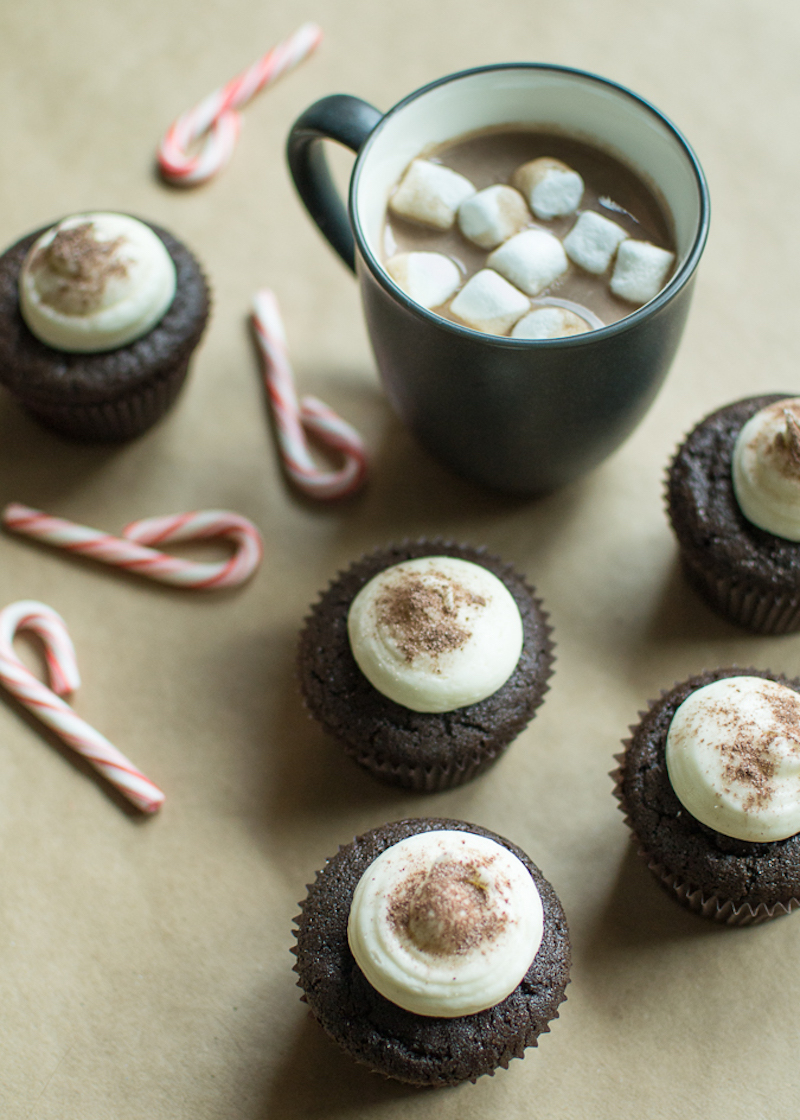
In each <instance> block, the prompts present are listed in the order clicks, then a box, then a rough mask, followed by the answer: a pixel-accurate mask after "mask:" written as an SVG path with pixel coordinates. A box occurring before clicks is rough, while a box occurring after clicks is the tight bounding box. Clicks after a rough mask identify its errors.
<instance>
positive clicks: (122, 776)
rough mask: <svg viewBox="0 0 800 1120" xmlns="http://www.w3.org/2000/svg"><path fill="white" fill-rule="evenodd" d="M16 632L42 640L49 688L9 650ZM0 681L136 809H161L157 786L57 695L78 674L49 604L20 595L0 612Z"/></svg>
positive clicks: (71, 686) (68, 689)
mask: <svg viewBox="0 0 800 1120" xmlns="http://www.w3.org/2000/svg"><path fill="white" fill-rule="evenodd" d="M21 630H30V631H32V633H34V634H37V635H38V636H39V637H40V638H41V640H42V642H43V643H44V650H45V658H46V661H47V668H48V676H49V678H50V684H51V686H52V687H50V688H48V687H47V685H45V684H42V682H41V681H40V680H38V679H37V678H36V677H35V676H34V675H33V673H32V672H31V671H30V669H28V668H26V667H25V665H23V664H22V662H21V661H20V659H19V658H18V657H17V655H16V653H15V652H14V646H13V642H14V637H15V635H16V634H18V633H19V632H20V631H21ZM0 684H2V685H3V687H4V688H5V689H6V690H7V691H8V692H10V693H11V695H12V696H14V697H16V699H17V700H19V702H20V703H21V704H24V706H25V707H26V708H27V709H28V711H29V712H32V713H33V714H34V715H35V716H36V717H37V718H38V719H40V720H41V721H42V723H44V724H45V726H47V727H49V728H50V729H51V730H52V731H55V733H56V734H57V735H58V736H59V738H61V739H63V740H64V742H65V743H66V744H67V746H70V747H72V749H73V750H75V751H77V753H78V754H80V755H82V756H83V757H84V758H85V759H87V760H88V761H89V762H91V764H92V766H94V767H95V769H96V770H98V771H99V772H100V773H101V774H102V775H103V777H104V778H106V779H107V780H108V781H109V782H111V784H112V785H113V786H116V788H117V789H118V790H120V792H121V793H123V794H124V795H125V796H126V797H127V798H128V800H129V801H131V802H133V804H134V805H135V806H136V808H137V809H141V810H142V812H143V813H154V812H155V811H156V810H157V809H159V808H160V807H161V804H162V802H163V801H164V794H163V793H162V792H161V790H160V789H159V788H158V786H156V785H153V783H152V782H151V781H150V779H149V778H146V777H145V775H144V774H142V773H141V771H139V770H137V769H136V767H135V766H134V765H133V763H131V762H130V761H129V760H128V759H127V758H126V757H125V755H124V754H122V753H121V752H120V751H118V750H117V748H116V747H115V746H114V745H113V744H112V743H109V741H108V739H106V737H105V735H101V734H100V732H99V731H95V729H94V728H93V727H91V726H90V725H89V724H88V723H86V721H85V720H83V719H81V718H80V716H78V715H76V713H75V712H74V711H73V710H72V708H70V706H69V704H66V703H65V702H64V701H63V700H62V699H61V696H65V695H67V694H68V693H70V692H74V690H75V689H76V688H77V687H78V686H79V684H80V676H79V674H78V666H77V662H76V660H75V647H74V646H73V644H72V639H71V638H70V636H69V632H68V630H67V626H66V623H65V622H64V619H63V618H62V617H61V615H60V614H58V613H57V612H56V611H54V610H53V609H52V607H48V606H47V605H46V604H45V603H37V602H36V601H35V600H33V599H23V600H20V601H19V602H17V603H11V604H10V606H7V607H5V608H4V610H2V611H0Z"/></svg>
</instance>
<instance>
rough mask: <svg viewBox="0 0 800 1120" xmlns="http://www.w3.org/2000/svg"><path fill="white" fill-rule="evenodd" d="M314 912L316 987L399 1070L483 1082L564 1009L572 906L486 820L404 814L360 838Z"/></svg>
mask: <svg viewBox="0 0 800 1120" xmlns="http://www.w3.org/2000/svg"><path fill="white" fill-rule="evenodd" d="M301 911H302V912H301V914H300V916H299V918H297V919H296V924H297V926H298V930H297V933H296V937H297V946H296V948H295V950H294V952H295V954H296V956H297V961H296V964H295V966H294V967H295V971H296V972H297V974H298V977H299V980H298V984H299V986H300V987H301V988H302V989H303V991H304V993H305V994H304V996H303V998H304V999H305V1001H306V1002H307V1003H308V1006H309V1007H310V1009H311V1011H312V1013H313V1015H314V1017H315V1018H316V1019H317V1020H318V1022H319V1023H320V1024H321V1025H322V1027H323V1028H324V1029H325V1031H326V1032H327V1033H328V1034H329V1035H330V1036H331V1037H332V1038H333V1039H334V1040H335V1041H336V1042H338V1043H339V1045H340V1046H342V1047H343V1048H344V1049H345V1050H346V1051H347V1052H348V1053H349V1054H350V1055H351V1056H352V1057H353V1058H355V1059H356V1061H358V1062H361V1063H363V1064H365V1065H367V1066H369V1067H370V1068H371V1069H373V1070H375V1071H377V1072H378V1073H382V1074H384V1075H385V1076H386V1077H392V1078H396V1079H397V1080H399V1081H404V1082H407V1083H409V1084H412V1085H420V1086H423V1085H424V1086H444V1085H456V1084H458V1083H459V1082H462V1081H475V1080H476V1078H478V1077H481V1076H482V1075H483V1074H487V1073H488V1074H491V1073H493V1072H494V1070H495V1069H497V1068H498V1067H499V1066H501V1067H503V1068H506V1067H507V1066H508V1063H509V1061H510V1060H511V1059H512V1058H521V1057H522V1056H523V1052H524V1050H525V1048H526V1047H528V1046H535V1045H536V1043H537V1040H538V1038H539V1035H541V1034H542V1033H544V1032H546V1031H548V1030H549V1029H550V1028H549V1023H550V1022H551V1020H553V1019H555V1018H557V1017H558V1006H559V1004H560V1003H561V1002H562V1001H563V1000H564V998H565V989H566V986H567V983H568V981H569V968H570V946H569V934H568V930H567V923H566V919H565V917H564V912H563V910H562V907H561V904H560V902H559V900H558V898H557V897H556V894H555V891H554V890H553V888H552V887H551V886H550V884H549V883H548V881H547V880H546V879H545V878H544V876H543V875H542V873H541V872H540V871H539V869H538V868H537V867H536V866H535V864H533V863H532V862H531V860H530V859H529V858H528V857H527V856H526V855H525V853H524V852H522V851H520V849H519V848H517V847H516V846H515V845H513V844H511V843H509V841H508V840H504V839H503V838H502V837H501V836H497V835H495V834H494V833H492V832H489V831H487V830H486V829H483V828H480V827H478V826H477V825H473V824H466V823H464V822H462V821H450V820H439V819H429V820H405V821H397V822H395V823H392V824H387V825H384V826H383V827H381V828H377V829H375V830H374V831H372V832H368V833H366V834H365V835H364V836H358V837H356V839H355V840H354V841H353V842H352V843H351V844H348V845H347V846H346V847H342V848H340V849H339V851H338V853H337V854H336V855H335V856H334V857H333V858H332V859H331V860H329V861H328V863H327V864H326V865H325V867H324V868H323V869H322V871H320V872H319V874H318V875H317V877H316V881H315V882H314V883H313V884H312V885H311V886H310V887H309V888H308V896H307V897H306V899H305V901H304V902H302V903H301Z"/></svg>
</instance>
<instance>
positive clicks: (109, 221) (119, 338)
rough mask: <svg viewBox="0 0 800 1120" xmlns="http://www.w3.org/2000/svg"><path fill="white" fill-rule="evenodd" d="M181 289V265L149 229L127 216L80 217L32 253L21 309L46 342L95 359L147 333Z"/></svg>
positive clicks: (40, 242) (44, 239)
mask: <svg viewBox="0 0 800 1120" xmlns="http://www.w3.org/2000/svg"><path fill="white" fill-rule="evenodd" d="M175 287H176V274H175V265H174V264H173V262H172V258H171V257H170V255H169V253H168V252H167V249H166V246H165V245H164V243H163V241H162V240H161V238H160V237H158V236H157V235H156V234H155V233H154V232H153V230H151V229H150V228H149V226H146V225H145V224H144V223H143V222H139V221H137V220H136V218H129V217H127V216H126V215H124V214H105V213H98V214H76V215H75V216H74V217H71V218H66V219H65V220H64V221H63V222H59V224H58V225H57V226H53V228H52V229H49V230H47V232H46V233H43V234H42V236H41V237H40V238H39V239H38V240H37V241H36V242H35V244H34V245H33V246H32V247H31V249H30V251H29V252H28V255H27V257H26V258H25V261H24V263H23V265H22V271H21V273H20V281H19V294H20V310H21V312H22V317H23V319H24V320H25V322H26V323H27V325H28V327H29V328H30V330H31V332H32V333H33V334H34V335H36V337H37V338H38V339H39V340H40V341H41V342H44V343H46V344H47V345H48V346H53V347H55V349H57V350H67V351H70V352H73V353H83V354H91V353H96V352H98V351H102V350H114V349H116V348H117V347H118V346H125V345H126V344H127V343H129V342H133V341H134V340H135V339H137V338H141V336H142V335H144V334H147V332H148V331H149V330H151V329H152V328H153V327H154V326H155V325H156V323H157V322H158V321H159V320H160V319H161V318H163V316H164V313H165V312H166V310H167V308H168V307H169V305H170V304H171V303H172V301H173V299H174V298H175Z"/></svg>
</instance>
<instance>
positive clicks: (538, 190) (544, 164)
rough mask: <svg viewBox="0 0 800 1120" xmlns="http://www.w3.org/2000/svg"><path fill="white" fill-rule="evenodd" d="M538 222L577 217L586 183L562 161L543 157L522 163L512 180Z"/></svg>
mask: <svg viewBox="0 0 800 1120" xmlns="http://www.w3.org/2000/svg"><path fill="white" fill-rule="evenodd" d="M511 184H512V186H514V187H516V188H517V190H518V191H520V192H521V193H522V194H523V195H524V197H525V199H526V201H527V203H528V205H529V206H530V208H531V210H533V212H534V214H535V215H536V217H537V218H541V219H542V220H544V221H546V220H548V219H550V218H560V217H563V215H564V214H574V213H575V211H576V210H577V209H578V206H579V205H580V201H581V198H582V197H583V179H581V177H580V175H579V174H578V172H577V171H573V170H572V168H571V167H568V166H567V164H566V163H562V162H561V160H560V159H551V158H550V157H549V156H541V157H540V158H539V159H532V160H530V162H529V163H523V164H522V166H521V167H518V168H517V170H516V171H515V172H514V174H513V175H512V176H511Z"/></svg>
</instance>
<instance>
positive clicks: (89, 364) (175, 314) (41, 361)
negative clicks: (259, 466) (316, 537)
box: [0, 212, 209, 440]
mask: <svg viewBox="0 0 800 1120" xmlns="http://www.w3.org/2000/svg"><path fill="white" fill-rule="evenodd" d="M208 311H209V293H208V287H207V284H206V281H205V278H204V276H203V273H202V271H201V269H200V266H199V265H198V263H197V261H196V260H195V258H194V256H193V255H192V254H191V253H190V252H189V250H188V249H187V248H186V246H185V245H183V244H181V242H179V241H177V240H176V239H175V238H174V237H172V236H171V235H170V234H169V233H167V232H166V231H165V230H162V229H159V228H158V227H156V226H152V225H149V224H148V223H145V222H142V221H139V220H138V219H136V218H132V217H130V216H128V215H125V214H115V213H107V212H93V213H86V214H77V215H74V216H72V217H69V218H65V219H63V220H62V221H60V222H58V223H56V224H55V225H53V226H50V227H48V228H47V229H46V230H44V231H41V230H40V231H37V232H36V233H33V234H30V235H29V236H27V237H24V238H22V240H21V241H19V242H17V243H16V244H15V245H13V246H12V247H11V248H10V249H8V250H7V251H6V252H5V253H4V254H3V255H2V256H1V257H0V381H2V383H3V384H4V385H5V386H6V387H7V388H8V389H9V390H10V392H11V393H12V394H13V395H14V396H15V397H17V399H18V400H19V401H20V403H21V404H23V405H24V406H25V407H26V408H27V409H28V411H29V412H31V413H33V415H35V416H36V417H37V419H39V420H41V421H42V422H43V423H44V424H46V425H47V426H49V427H52V428H55V429H57V430H58V431H60V432H63V433H64V434H66V435H70V436H74V437H77V438H82V439H96V440H118V439H126V438H129V437H130V436H133V435H137V434H138V433H139V432H141V431H144V430H145V428H147V427H149V426H150V425H151V424H152V423H154V421H155V420H156V419H158V417H159V416H161V415H162V414H163V412H164V411H165V410H166V409H167V408H168V407H169V406H170V404H171V403H172V402H173V400H174V398H175V396H176V394H177V392H178V390H179V389H180V387H181V385H182V384H183V381H184V379H185V376H186V373H187V370H188V364H189V359H190V357H191V355H192V353H193V351H194V349H195V348H196V346H197V344H198V342H199V340H200V336H201V335H202V332H203V329H204V327H205V324H206V321H207V318H208Z"/></svg>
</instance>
